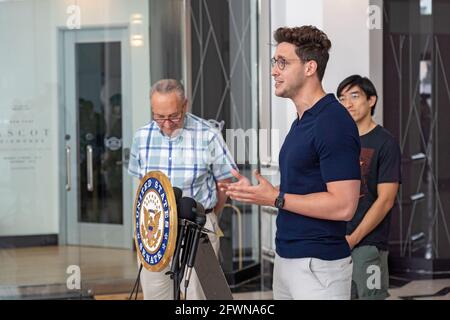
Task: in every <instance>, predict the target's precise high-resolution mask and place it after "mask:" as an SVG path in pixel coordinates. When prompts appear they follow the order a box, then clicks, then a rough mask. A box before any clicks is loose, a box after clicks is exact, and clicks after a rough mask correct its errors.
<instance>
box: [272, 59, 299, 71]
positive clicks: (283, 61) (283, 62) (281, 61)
mask: <svg viewBox="0 0 450 320" xmlns="http://www.w3.org/2000/svg"><path fill="white" fill-rule="evenodd" d="M288 61H300V59H284V58H279V59H275V58H272V59H270V64H271V65H272V68H273V67H275V64H276V65H277V67H278V69H280V70H284V68H286V65H287V64H289V63H288Z"/></svg>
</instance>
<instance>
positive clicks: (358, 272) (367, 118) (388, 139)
mask: <svg viewBox="0 0 450 320" xmlns="http://www.w3.org/2000/svg"><path fill="white" fill-rule="evenodd" d="M337 96H338V98H339V100H340V101H341V103H342V104H343V105H344V106H345V107H346V108H347V110H348V111H349V113H350V115H351V116H352V118H353V120H355V122H356V124H357V126H358V131H359V136H360V140H361V156H360V165H361V192H360V198H359V203H358V208H357V209H356V213H355V215H354V217H353V219H352V220H351V221H350V222H349V223H348V224H347V241H348V244H349V245H350V248H351V249H352V259H353V276H352V298H353V299H385V298H386V297H388V296H389V293H388V288H389V272H388V264H387V256H388V238H389V224H390V212H391V209H392V207H393V206H394V203H395V198H396V195H397V191H398V186H399V183H401V173H400V162H401V153H400V147H399V145H398V143H397V142H396V140H395V139H394V137H393V136H392V135H391V134H390V133H389V132H388V131H387V130H386V129H384V128H383V127H382V126H380V125H377V124H376V123H375V122H374V120H373V118H372V116H373V114H374V110H375V105H376V103H377V99H378V95H377V92H376V89H375V86H374V85H373V83H372V82H371V81H370V80H369V79H367V78H363V77H361V76H359V75H353V76H350V77H348V78H346V79H345V80H343V81H342V82H341V84H340V85H339V87H338V89H337Z"/></svg>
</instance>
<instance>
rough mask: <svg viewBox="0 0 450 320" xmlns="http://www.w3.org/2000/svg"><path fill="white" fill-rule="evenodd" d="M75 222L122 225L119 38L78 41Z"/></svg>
mask: <svg viewBox="0 0 450 320" xmlns="http://www.w3.org/2000/svg"><path fill="white" fill-rule="evenodd" d="M76 57H77V63H76V70H77V74H76V79H77V80H76V81H77V93H78V119H79V128H78V135H79V141H80V145H79V151H78V152H79V172H80V185H79V188H80V198H81V199H80V211H79V221H80V222H90V223H108V224H122V222H123V221H122V220H123V219H122V90H121V82H120V80H121V63H120V62H121V52H120V42H105V43H78V44H77V45H76Z"/></svg>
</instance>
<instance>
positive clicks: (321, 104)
mask: <svg viewBox="0 0 450 320" xmlns="http://www.w3.org/2000/svg"><path fill="white" fill-rule="evenodd" d="M335 100H336V98H335V97H334V94H332V93H328V94H326V95H325V96H324V97H323V98H322V99H320V100H319V101H317V102H316V103H315V104H314V105H313V106H312V108H309V109H308V110H306V111H305V112H308V113H310V114H312V115H313V116H316V115H318V114H319V113H320V112H321V111H322V110H323V108H325V106H326V105H328V104H330V103H332V102H334V101H335Z"/></svg>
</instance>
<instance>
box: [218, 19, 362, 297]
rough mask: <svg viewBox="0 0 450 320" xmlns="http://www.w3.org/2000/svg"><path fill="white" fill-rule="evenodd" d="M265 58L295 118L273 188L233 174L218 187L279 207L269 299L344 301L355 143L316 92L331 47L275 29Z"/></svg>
mask: <svg viewBox="0 0 450 320" xmlns="http://www.w3.org/2000/svg"><path fill="white" fill-rule="evenodd" d="M274 37H275V41H276V42H277V48H276V51H275V56H274V58H273V59H272V76H273V77H274V80H275V94H276V95H277V96H279V97H284V98H289V99H291V100H292V101H293V102H294V104H295V106H296V109H297V115H298V117H297V119H296V120H295V121H294V122H293V123H292V126H291V129H290V131H289V133H288V135H287V137H286V139H285V141H284V144H283V146H282V148H281V150H280V155H279V165H280V176H281V180H280V181H281V184H280V186H279V187H274V186H272V185H271V184H270V183H269V182H268V181H267V180H266V179H265V178H263V177H262V176H261V175H260V174H259V173H258V172H255V177H256V179H257V180H258V181H259V184H258V185H256V186H252V185H251V183H250V181H249V179H247V178H246V177H243V176H242V175H240V174H239V173H238V172H236V171H233V175H234V176H235V177H236V178H237V179H238V182H235V183H232V184H221V185H220V187H221V188H222V189H223V190H226V191H227V195H229V196H230V197H231V198H232V199H235V200H238V201H242V202H246V203H253V204H258V205H264V206H274V207H277V208H279V214H278V216H277V233H276V239H275V242H276V257H275V265H274V279H273V294H274V298H275V299H350V288H351V277H352V260H351V257H350V248H349V245H348V243H347V241H346V238H345V235H346V221H349V220H351V219H352V217H353V215H354V213H355V210H356V207H357V204H358V197H359V189H360V167H359V154H360V143H359V135H358V129H357V127H356V125H355V123H354V121H353V119H352V118H351V116H350V114H349V113H348V112H347V110H346V109H345V108H344V107H343V106H342V105H341V104H340V103H339V102H338V101H337V99H336V98H335V97H334V95H332V94H326V93H325V91H324V90H323V88H322V84H321V82H322V78H323V76H324V73H325V68H326V65H327V62H328V58H329V54H328V51H329V49H330V47H331V42H330V40H329V39H328V37H327V35H326V34H324V33H323V32H322V31H320V30H318V29H317V28H315V27H313V26H303V27H296V28H279V29H278V30H277V31H276V32H275V35H274Z"/></svg>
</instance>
